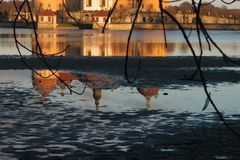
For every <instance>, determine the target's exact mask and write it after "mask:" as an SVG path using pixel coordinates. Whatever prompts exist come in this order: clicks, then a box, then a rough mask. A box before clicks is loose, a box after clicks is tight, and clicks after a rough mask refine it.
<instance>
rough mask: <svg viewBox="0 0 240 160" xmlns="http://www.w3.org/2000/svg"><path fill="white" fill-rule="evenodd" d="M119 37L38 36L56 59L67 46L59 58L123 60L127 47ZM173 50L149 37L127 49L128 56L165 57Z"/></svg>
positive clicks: (101, 35) (139, 37)
mask: <svg viewBox="0 0 240 160" xmlns="http://www.w3.org/2000/svg"><path fill="white" fill-rule="evenodd" d="M118 36H119V35H117V34H85V33H83V34H79V35H64V34H63V35H62V34H61V35H59V34H56V33H39V36H38V40H39V43H40V45H41V48H42V51H43V53H44V54H45V55H55V54H56V53H59V52H60V51H63V50H64V49H65V47H66V46H67V45H68V44H70V48H69V49H67V50H66V51H64V52H62V53H61V54H59V55H62V56H71V55H79V56H104V57H105V56H125V55H126V47H127V44H126V40H125V38H126V37H121V38H119V39H118ZM124 36H126V35H124ZM71 40H72V41H71ZM32 42H33V43H32V48H33V50H34V51H36V42H35V40H34V37H32ZM174 48H175V44H174V43H170V44H168V46H167V48H166V46H165V44H164V40H161V39H158V40H154V39H151V37H147V38H146V37H141V35H140V36H138V37H137V38H136V39H133V40H132V42H131V44H130V48H129V56H151V57H165V56H168V55H169V52H172V51H173V50H174Z"/></svg>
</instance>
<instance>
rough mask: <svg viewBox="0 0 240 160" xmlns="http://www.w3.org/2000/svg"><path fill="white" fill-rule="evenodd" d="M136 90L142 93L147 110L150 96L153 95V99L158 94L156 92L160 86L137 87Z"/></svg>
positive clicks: (149, 104)
mask: <svg viewBox="0 0 240 160" xmlns="http://www.w3.org/2000/svg"><path fill="white" fill-rule="evenodd" d="M137 90H138V92H139V93H140V94H141V95H143V96H144V97H145V99H146V108H147V110H150V108H151V98H152V97H155V99H156V98H157V96H158V92H159V90H160V88H157V87H155V88H137Z"/></svg>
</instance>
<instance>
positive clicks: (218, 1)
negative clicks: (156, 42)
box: [5, 0, 240, 9]
mask: <svg viewBox="0 0 240 160" xmlns="http://www.w3.org/2000/svg"><path fill="white" fill-rule="evenodd" d="M5 1H11V0H5ZM30 1H32V0H30ZM167 1H172V0H167ZM186 1H188V2H191V0H180V1H179V2H176V3H171V5H179V4H181V3H183V2H186ZM198 1H199V0H198ZM202 1H203V2H211V1H214V3H213V5H215V6H218V7H221V6H222V5H225V6H227V8H228V9H240V0H202ZM222 1H225V2H227V3H229V2H232V1H235V2H234V3H233V4H231V5H228V4H224V3H223V2H222Z"/></svg>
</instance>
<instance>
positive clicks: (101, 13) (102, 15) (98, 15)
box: [93, 11, 108, 17]
mask: <svg viewBox="0 0 240 160" xmlns="http://www.w3.org/2000/svg"><path fill="white" fill-rule="evenodd" d="M93 16H95V17H107V16H108V12H107V11H96V12H94V13H93Z"/></svg>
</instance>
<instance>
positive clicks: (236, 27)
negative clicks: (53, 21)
mask: <svg viewBox="0 0 240 160" xmlns="http://www.w3.org/2000/svg"><path fill="white" fill-rule="evenodd" d="M103 25H104V24H96V23H94V24H93V25H92V26H91V25H89V24H88V25H86V24H83V25H81V26H79V27H78V26H74V25H71V24H57V26H56V28H39V29H52V30H55V29H56V30H57V29H63V30H71V29H73V30H77V29H80V30H81V29H94V30H99V29H102V27H103ZM181 25H182V26H183V28H184V29H196V24H193V23H192V24H181ZM35 26H37V23H35ZM16 27H17V28H29V29H30V28H33V26H32V23H28V24H26V23H23V22H17V24H16ZM205 27H206V29H208V30H236V31H237V30H240V24H205ZM0 28H13V22H4V23H0ZM130 28H131V23H119V24H117V23H109V24H107V26H106V29H108V30H130ZM134 29H137V30H163V25H162V24H147V23H144V24H141V23H137V24H135V27H134ZM165 29H166V30H179V28H178V26H177V25H176V24H172V23H171V24H170V23H166V24H165Z"/></svg>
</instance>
